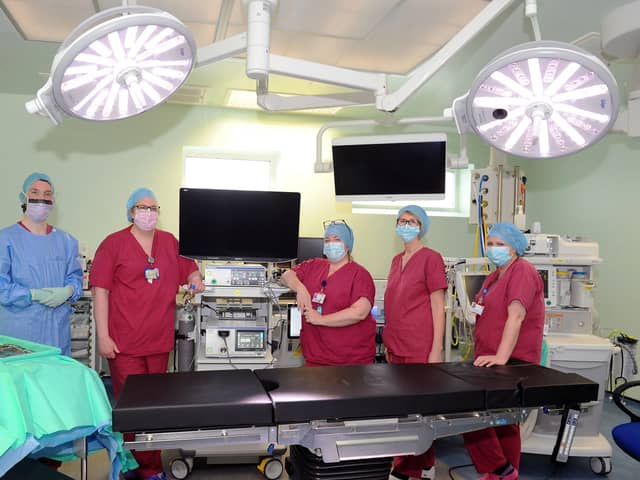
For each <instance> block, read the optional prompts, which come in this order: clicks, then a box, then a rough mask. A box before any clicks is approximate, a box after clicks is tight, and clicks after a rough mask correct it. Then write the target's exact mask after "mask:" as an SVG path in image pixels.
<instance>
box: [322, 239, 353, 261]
mask: <svg viewBox="0 0 640 480" xmlns="http://www.w3.org/2000/svg"><path fill="white" fill-rule="evenodd" d="M322 253H324V255H325V256H326V257H327V259H328V260H329V261H330V262H334V263H335V262H337V261H339V260H342V258H343V257H344V256H345V255H346V254H347V252H346V251H345V249H344V244H343V243H342V242H326V243H325V244H324V249H323V250H322Z"/></svg>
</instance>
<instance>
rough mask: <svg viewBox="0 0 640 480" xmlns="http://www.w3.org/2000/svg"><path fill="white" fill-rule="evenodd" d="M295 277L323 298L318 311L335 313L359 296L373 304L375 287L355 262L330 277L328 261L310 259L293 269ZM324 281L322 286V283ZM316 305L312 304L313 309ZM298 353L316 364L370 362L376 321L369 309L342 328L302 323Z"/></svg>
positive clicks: (371, 361) (364, 271)
mask: <svg viewBox="0 0 640 480" xmlns="http://www.w3.org/2000/svg"><path fill="white" fill-rule="evenodd" d="M293 271H294V272H296V275H297V276H298V279H299V280H300V281H301V282H302V283H303V284H304V286H305V287H307V290H308V291H309V294H310V295H311V297H312V298H313V294H314V293H316V292H321V291H322V292H323V293H324V294H325V295H326V297H325V300H324V303H323V304H322V314H323V315H327V314H330V313H335V312H339V311H340V310H344V309H345V308H348V307H350V306H351V305H353V304H354V303H355V302H357V301H358V300H359V299H361V298H363V297H364V298H366V299H367V300H369V303H371V305H373V302H374V297H375V286H374V285H373V278H371V275H370V274H369V272H368V271H367V270H366V269H365V268H364V267H363V266H361V265H359V264H357V263H356V262H349V263H347V264H346V265H344V266H342V267H341V268H340V269H339V270H338V271H337V272H335V273H334V274H333V275H331V276H330V277H329V276H328V275H329V261H328V260H326V259H323V258H314V259H312V260H307V261H306V262H302V263H301V264H300V265H296V266H295V267H294V268H293ZM323 281H324V282H326V284H325V286H324V287H323V286H322V282H323ZM318 306H319V304H317V303H314V304H313V308H316V309H317V308H318ZM300 343H301V344H302V354H303V355H304V358H305V360H306V361H307V362H309V363H313V364H317V365H355V364H366V363H373V361H374V359H375V356H376V322H375V320H374V319H373V317H372V316H371V312H369V314H368V315H367V317H366V318H364V319H363V320H361V321H359V322H358V323H355V324H353V325H349V326H346V327H324V326H320V325H311V324H310V323H307V322H302V331H301V332H300Z"/></svg>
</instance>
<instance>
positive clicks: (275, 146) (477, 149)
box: [0, 94, 640, 335]
mask: <svg viewBox="0 0 640 480" xmlns="http://www.w3.org/2000/svg"><path fill="white" fill-rule="evenodd" d="M29 98H30V97H28V96H24V95H16V94H0V105H2V125H3V127H2V142H0V156H1V158H2V160H1V161H2V163H3V168H2V185H3V188H2V189H0V200H1V201H0V205H2V207H0V224H1V225H7V224H9V223H12V222H14V221H16V220H17V219H18V218H19V216H20V211H19V205H18V198H17V195H18V192H19V189H20V187H21V185H22V181H23V179H24V178H25V176H26V175H27V174H29V173H31V172H32V171H34V170H41V171H44V172H46V173H49V174H50V175H51V176H52V178H53V180H54V182H55V185H56V189H57V207H56V209H55V213H54V216H53V218H52V220H53V223H54V224H56V225H58V226H59V227H60V228H63V229H65V230H68V231H69V232H71V233H72V234H74V235H75V236H76V237H77V238H78V239H79V241H80V242H82V243H85V244H87V245H88V247H89V249H90V252H94V251H95V248H96V247H97V245H98V244H99V242H100V241H101V240H102V239H103V238H104V237H105V236H106V235H107V234H108V233H110V232H112V231H114V230H116V229H119V228H122V227H124V226H125V224H126V220H125V202H126V199H127V197H128V195H129V193H130V192H131V191H132V190H133V189H134V188H136V187H138V186H142V185H145V186H148V187H150V188H152V189H153V190H154V191H155V192H156V194H157V195H158V197H159V201H160V204H161V206H162V215H161V227H162V228H164V229H166V230H169V231H172V232H174V233H176V234H177V231H178V189H179V187H180V186H181V181H182V148H183V146H208V147H212V148H219V149H223V150H231V151H234V150H236V151H247V150H249V151H255V152H260V151H267V152H279V158H278V160H277V172H276V185H275V189H279V190H288V191H299V192H301V193H302V215H301V221H300V232H301V235H304V236H318V235H321V234H322V221H323V220H326V219H331V218H344V219H346V220H347V221H348V222H349V224H351V225H352V226H353V228H354V231H355V235H356V242H355V243H356V246H355V249H354V253H355V256H356V259H357V260H358V261H359V262H361V263H362V264H363V265H364V266H366V267H367V268H368V269H369V270H370V271H371V273H372V274H373V276H374V277H377V278H380V277H385V276H386V274H387V272H388V266H389V263H390V261H391V258H392V256H393V255H394V253H395V252H397V251H399V250H400V249H401V244H400V241H399V240H398V239H397V238H396V235H395V234H394V231H393V229H394V218H393V217H392V216H384V215H371V216H370V215H359V214H352V213H351V208H350V204H348V203H338V202H336V201H335V199H334V195H333V183H332V176H331V174H316V173H313V163H314V161H315V139H316V133H317V130H318V128H319V126H320V125H321V124H322V123H324V121H326V120H327V119H309V118H308V117H306V116H301V115H288V116H287V115H274V114H269V113H263V112H251V111H233V110H228V109H214V108H206V107H200V108H199V107H193V108H189V107H183V106H177V105H164V106H162V107H160V108H158V109H155V110H153V111H150V112H147V113H146V114H144V115H142V116H140V117H136V118H132V119H128V120H124V121H121V122H115V123H105V124H95V123H89V122H80V121H74V120H71V119H67V120H65V122H64V123H63V124H62V125H61V126H58V127H54V126H53V125H52V124H50V122H49V121H48V120H47V119H45V118H37V117H33V116H30V115H27V114H26V113H25V112H24V106H23V105H24V102H25V101H26V100H28V99H29ZM348 133H352V134H356V133H362V132H360V131H358V132H356V131H353V132H348ZM450 141H451V145H452V147H451V150H452V151H454V152H455V151H456V144H457V138H456V137H455V136H450ZM469 147H470V159H471V161H472V162H473V163H475V164H476V165H477V166H483V165H485V164H486V163H487V157H488V149H487V148H486V147H485V146H484V145H483V144H481V143H480V142H479V141H478V140H477V139H476V138H474V137H472V138H471V139H470V142H469ZM638 149H640V142H638V140H635V139H631V138H628V137H626V136H622V135H610V136H608V137H607V138H606V139H605V140H604V141H602V142H600V143H599V144H598V145H596V146H595V147H593V148H591V149H589V150H587V151H585V152H583V153H581V154H579V155H576V156H572V157H568V158H563V159H555V160H535V161H534V160H522V159H510V161H509V163H510V164H513V165H515V164H517V165H520V166H521V167H522V168H523V169H524V170H525V172H526V174H527V176H528V178H529V183H528V192H529V194H528V210H527V222H528V224H531V222H533V221H536V220H537V221H540V222H541V223H542V227H543V231H544V232H545V233H561V234H565V233H566V234H570V235H585V236H588V237H590V238H591V239H593V240H595V241H597V242H599V243H600V253H601V256H602V258H603V259H604V263H603V264H602V265H601V266H599V267H598V268H597V272H596V279H597V281H598V290H597V298H596V303H597V306H598V310H599V313H600V321H601V324H602V326H603V327H604V328H605V329H611V328H622V329H625V330H628V331H629V332H630V333H632V334H636V335H640V328H638V320H637V319H636V314H635V308H634V305H633V304H632V303H631V301H630V300H631V299H633V298H635V295H634V294H635V293H636V289H637V285H638V282H637V281H636V280H635V276H636V275H637V272H638V271H639V270H640V268H639V267H640V261H639V260H638V256H637V255H636V252H635V249H636V245H638V244H639V243H640V242H639V240H640V223H639V222H638V221H637V219H636V215H635V213H636V209H635V204H634V203H635V198H634V197H633V195H634V192H635V191H636V189H638V186H637V184H636V182H637V179H638V178H640V162H638V160H637V153H638ZM220 208H229V207H228V206H224V207H223V206H221V207H220ZM473 233H474V229H473V227H471V226H469V225H468V222H467V219H465V218H442V217H434V218H433V223H432V227H431V230H430V232H429V235H428V239H427V241H428V244H429V245H430V246H432V247H433V248H435V249H437V250H439V251H440V252H441V253H442V254H443V255H444V256H470V255H471V253H472V246H473ZM247 234H248V235H254V236H255V241H257V242H259V241H260V237H261V235H266V234H271V232H253V231H251V225H247Z"/></svg>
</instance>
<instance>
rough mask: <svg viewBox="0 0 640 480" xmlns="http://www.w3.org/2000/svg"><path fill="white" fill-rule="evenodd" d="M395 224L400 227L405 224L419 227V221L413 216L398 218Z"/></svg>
mask: <svg viewBox="0 0 640 480" xmlns="http://www.w3.org/2000/svg"><path fill="white" fill-rule="evenodd" d="M396 225H398V226H400V227H404V226H405V225H411V226H412V227H419V226H420V222H419V221H418V220H416V219H415V218H411V219H407V218H399V219H398V221H397V222H396Z"/></svg>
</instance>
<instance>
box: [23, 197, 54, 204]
mask: <svg viewBox="0 0 640 480" xmlns="http://www.w3.org/2000/svg"><path fill="white" fill-rule="evenodd" d="M29 203H44V204H45V205H53V201H52V200H47V199H45V198H30V199H29Z"/></svg>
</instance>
